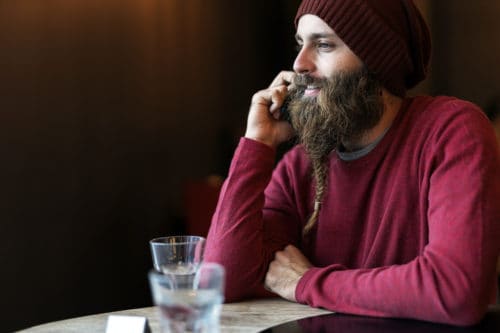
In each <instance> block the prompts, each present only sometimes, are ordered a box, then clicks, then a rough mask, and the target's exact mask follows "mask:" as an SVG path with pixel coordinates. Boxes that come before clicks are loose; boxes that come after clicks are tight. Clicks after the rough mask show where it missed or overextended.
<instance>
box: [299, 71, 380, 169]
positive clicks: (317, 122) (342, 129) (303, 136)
mask: <svg viewBox="0 0 500 333" xmlns="http://www.w3.org/2000/svg"><path fill="white" fill-rule="evenodd" d="M294 84H295V86H296V89H295V90H294V91H293V92H292V96H291V101H290V105H289V112H290V120H291V123H292V127H293V128H294V129H295V131H296V133H297V137H298V141H299V143H301V144H302V145H303V146H304V148H305V149H306V151H307V153H308V154H309V156H310V158H311V159H312V160H313V161H316V162H318V161H320V160H324V159H326V157H327V156H328V155H329V154H330V152H331V151H332V150H338V151H342V150H344V149H345V147H346V146H351V145H354V146H356V144H357V143H359V142H360V140H361V139H362V137H363V135H364V134H366V132H367V131H368V130H370V129H371V128H373V127H374V126H375V125H376V124H377V123H378V122H379V121H380V119H381V118H382V114H383V103H382V85H381V84H380V83H379V82H378V81H377V80H376V79H375V78H374V76H373V75H372V74H370V73H369V72H368V70H367V69H366V67H364V66H363V67H362V68H360V69H358V70H355V71H350V72H339V73H337V74H335V75H334V76H332V77H331V78H326V79H324V78H323V79H316V78H313V77H311V76H309V75H307V74H306V75H297V76H296V77H295V80H294ZM308 85H313V86H316V87H318V88H321V89H320V91H319V94H318V95H317V96H314V97H307V96H304V91H305V89H306V87H307V86H308Z"/></svg>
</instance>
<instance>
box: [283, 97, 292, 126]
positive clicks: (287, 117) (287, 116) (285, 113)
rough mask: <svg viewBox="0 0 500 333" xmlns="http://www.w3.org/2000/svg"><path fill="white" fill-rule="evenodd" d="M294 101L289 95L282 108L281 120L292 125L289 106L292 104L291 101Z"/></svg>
mask: <svg viewBox="0 0 500 333" xmlns="http://www.w3.org/2000/svg"><path fill="white" fill-rule="evenodd" d="M291 99H292V97H291V95H290V94H288V95H287V96H286V97H285V101H284V102H283V105H282V106H281V108H280V119H282V120H286V121H288V122H289V123H290V124H291V120H290V113H289V112H288V105H289V104H290V100H291Z"/></svg>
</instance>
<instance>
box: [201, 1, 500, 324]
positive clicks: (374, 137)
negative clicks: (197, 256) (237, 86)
mask: <svg viewBox="0 0 500 333" xmlns="http://www.w3.org/2000/svg"><path fill="white" fill-rule="evenodd" d="M296 27H297V34H296V39H297V43H298V47H299V52H298V55H297V58H296V60H295V63H294V72H282V73H280V74H279V75H278V76H277V78H276V79H275V80H274V82H273V83H272V84H271V86H270V87H269V88H268V89H264V90H262V91H259V92H257V93H256V94H255V95H254V96H253V98H252V103H251V107H250V111H249V115H248V123H247V130H246V134H245V138H242V139H241V141H240V144H239V146H238V148H237V150H236V152H235V156H234V158H233V161H232V163H231V168H230V171H229V175H228V177H227V179H226V182H225V184H224V186H223V188H222V192H221V195H220V198H219V203H218V207H217V210H216V212H215V214H214V217H213V220H212V225H211V228H210V232H209V235H208V243H207V250H206V260H208V261H217V262H220V263H222V264H223V265H224V266H225V267H226V270H227V288H226V298H227V300H228V301H233V300H238V299H243V298H249V297H258V296H266V295H271V294H270V293H269V291H272V292H274V293H275V294H278V295H280V296H282V297H284V298H286V299H288V300H290V301H296V302H300V303H304V304H309V305H311V306H315V307H324V308H327V309H330V310H333V311H338V312H344V313H352V314H359V315H370V316H380V317H400V318H414V319H420V320H428V321H433V322H441V323H449V324H455V325H471V324H475V323H477V322H478V321H479V320H480V319H481V318H482V316H483V315H484V313H485V311H486V308H487V306H488V304H489V303H490V302H492V301H493V300H494V297H495V286H496V285H495V283H496V276H495V262H496V258H497V256H498V253H499V244H500V243H499V242H498V239H499V236H500V231H499V221H500V209H499V207H500V205H498V202H500V173H498V167H499V166H500V157H499V149H498V146H497V143H496V141H495V134H494V132H493V130H492V128H491V125H490V124H489V122H488V119H487V118H486V117H485V116H484V114H483V113H482V112H481V110H479V109H478V108H477V107H476V106H475V105H473V104H471V103H468V102H465V101H461V100H458V99H455V98H451V97H436V98H432V97H427V96H423V97H414V98H410V97H406V96H405V94H406V90H407V89H409V88H411V87H413V86H414V85H416V84H417V83H418V82H420V81H421V80H422V79H423V78H424V77H425V73H426V68H427V65H428V62H429V55H430V40H429V39H430V38H429V32H428V29H427V27H426V25H425V22H424V20H423V19H422V17H421V15H420V13H419V12H418V10H417V9H416V7H415V6H414V4H413V3H412V2H411V1H408V0H406V1H405V0H351V1H346V0H304V1H303V2H302V4H301V5H300V7H299V9H298V13H297V16H296ZM287 94H290V95H291V96H292V100H291V102H290V105H289V110H290V118H291V126H290V124H289V123H287V122H286V121H284V120H282V119H280V112H279V108H280V106H281V105H282V104H283V101H284V99H285V96H286V95H287ZM294 133H295V134H296V135H297V136H298V140H299V143H300V145H298V146H296V147H295V148H293V149H292V150H291V151H290V152H288V153H287V154H286V155H285V156H284V158H283V159H282V160H281V161H280V162H279V164H278V165H277V166H276V168H275V169H274V170H273V168H274V163H275V160H274V159H275V150H276V147H277V146H278V145H279V144H280V143H282V142H284V141H286V140H289V139H290V138H291V137H292V136H293V135H294ZM265 289H267V290H268V291H266V290H265Z"/></svg>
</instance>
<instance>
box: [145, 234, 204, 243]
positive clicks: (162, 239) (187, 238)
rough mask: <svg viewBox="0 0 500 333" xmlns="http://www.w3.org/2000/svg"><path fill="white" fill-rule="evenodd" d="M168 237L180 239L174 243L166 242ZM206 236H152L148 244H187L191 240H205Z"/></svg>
mask: <svg viewBox="0 0 500 333" xmlns="http://www.w3.org/2000/svg"><path fill="white" fill-rule="evenodd" d="M168 239H176V240H180V241H179V242H177V241H176V242H175V244H173V243H171V242H168V241H167V240H168ZM206 240H207V239H206V238H205V237H202V236H195V235H173V236H163V237H156V238H153V239H151V240H150V241H149V244H151V245H181V244H188V243H191V242H193V241H194V242H199V241H204V242H206Z"/></svg>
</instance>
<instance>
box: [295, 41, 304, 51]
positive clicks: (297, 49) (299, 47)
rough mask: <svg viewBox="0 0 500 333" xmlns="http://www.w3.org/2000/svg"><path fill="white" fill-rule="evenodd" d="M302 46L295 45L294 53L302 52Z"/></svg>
mask: <svg viewBox="0 0 500 333" xmlns="http://www.w3.org/2000/svg"><path fill="white" fill-rule="evenodd" d="M302 46H303V45H302V44H298V43H297V44H296V45H295V52H297V53H298V52H300V50H302Z"/></svg>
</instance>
